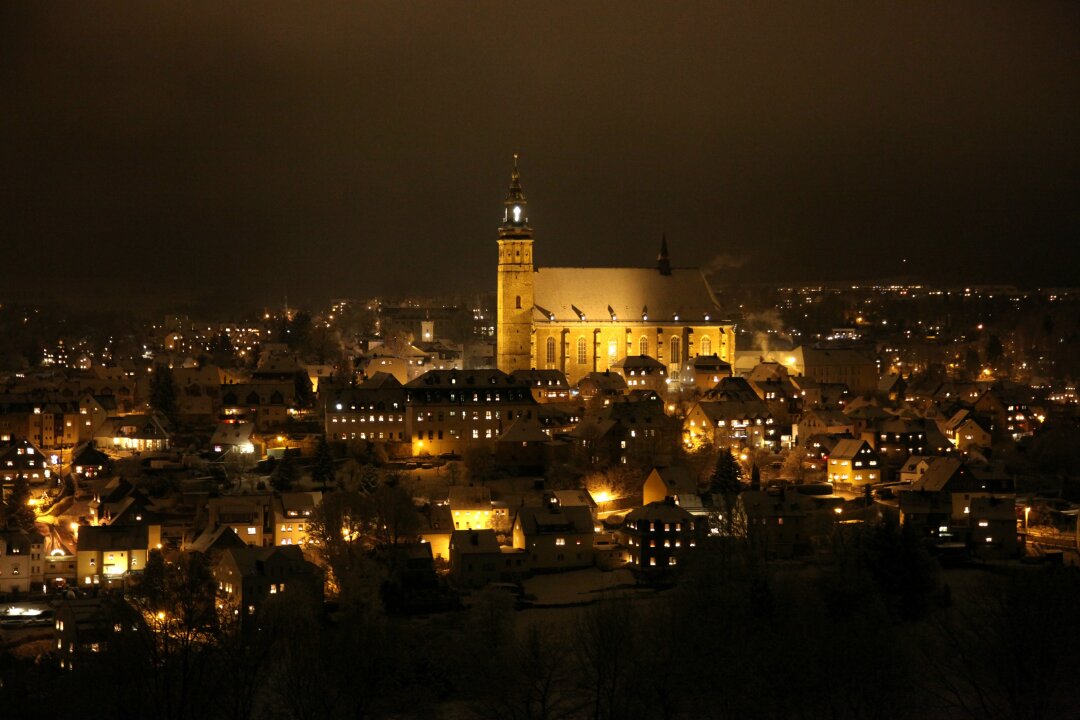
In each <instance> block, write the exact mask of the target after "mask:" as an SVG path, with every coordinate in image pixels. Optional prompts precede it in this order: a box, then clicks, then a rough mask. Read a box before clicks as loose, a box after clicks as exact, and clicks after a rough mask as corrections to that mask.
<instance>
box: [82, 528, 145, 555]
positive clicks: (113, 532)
mask: <svg viewBox="0 0 1080 720" xmlns="http://www.w3.org/2000/svg"><path fill="white" fill-rule="evenodd" d="M149 545H150V533H149V528H148V527H147V526H146V525H100V526H92V525H88V526H84V527H80V528H79V540H78V546H79V552H83V551H85V550H90V551H108V550H147V549H149Z"/></svg>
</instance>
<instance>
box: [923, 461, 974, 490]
mask: <svg viewBox="0 0 1080 720" xmlns="http://www.w3.org/2000/svg"><path fill="white" fill-rule="evenodd" d="M963 471H964V464H963V462H961V461H960V459H959V458H954V457H939V458H934V461H933V462H931V463H930V467H928V468H926V472H924V473H923V474H922V477H920V478H919V479H918V480H916V481H915V482H913V483H912V484H911V489H912V490H925V491H928V492H941V491H943V490H945V489H946V487H947V486H948V485H949V484H950V482H951V481H952V480H953V478H954V477H957V476H958V475H959V474H960V473H961V472H963Z"/></svg>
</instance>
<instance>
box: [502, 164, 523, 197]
mask: <svg viewBox="0 0 1080 720" xmlns="http://www.w3.org/2000/svg"><path fill="white" fill-rule="evenodd" d="M506 201H507V202H516V203H524V202H525V191H524V190H522V189H521V173H519V172H518V154H517V153H514V167H513V169H512V170H511V171H510V192H509V193H507V195H506Z"/></svg>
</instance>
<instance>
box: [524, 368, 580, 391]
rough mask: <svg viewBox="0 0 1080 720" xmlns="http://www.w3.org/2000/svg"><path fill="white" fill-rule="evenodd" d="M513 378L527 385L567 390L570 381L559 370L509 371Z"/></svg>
mask: <svg viewBox="0 0 1080 720" xmlns="http://www.w3.org/2000/svg"><path fill="white" fill-rule="evenodd" d="M510 377H512V378H514V380H516V381H518V382H519V383H522V384H523V385H528V386H529V387H537V388H550V389H553V390H567V389H569V388H570V383H569V382H567V380H566V375H565V374H563V372H562V371H561V370H515V371H514V372H512V373H510Z"/></svg>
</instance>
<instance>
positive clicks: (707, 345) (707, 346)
mask: <svg viewBox="0 0 1080 720" xmlns="http://www.w3.org/2000/svg"><path fill="white" fill-rule="evenodd" d="M701 354H702V355H712V340H710V339H709V336H708V335H706V336H705V337H703V338H701Z"/></svg>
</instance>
